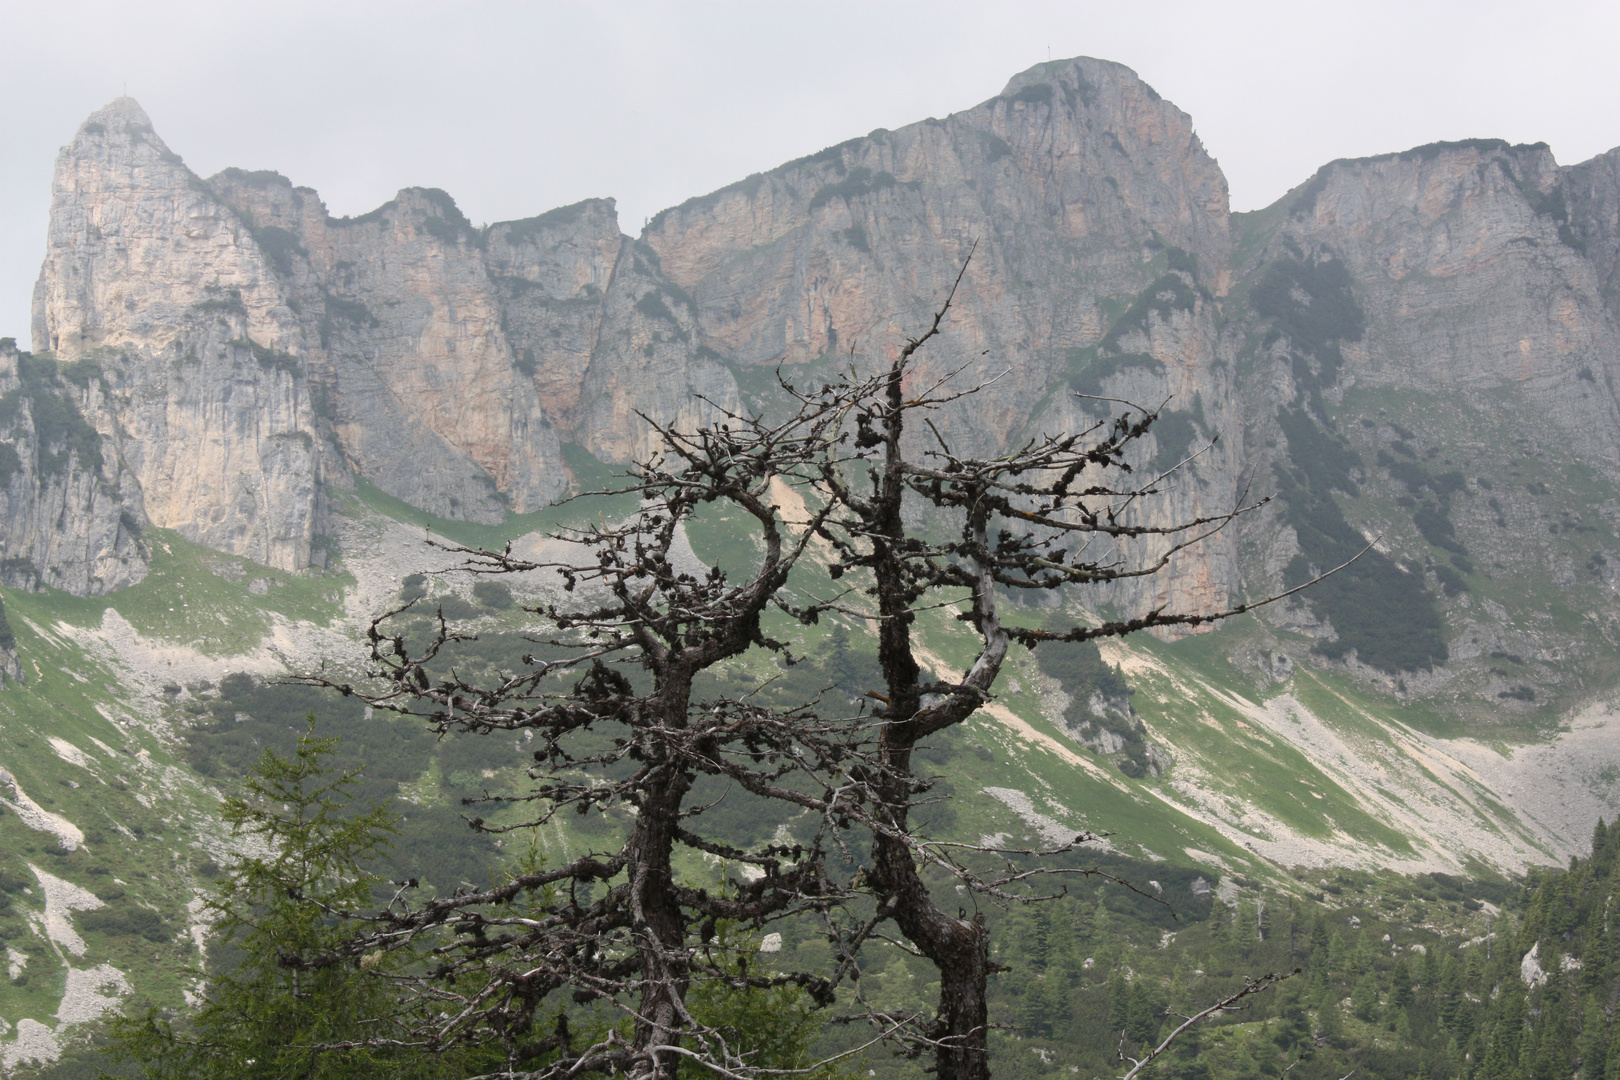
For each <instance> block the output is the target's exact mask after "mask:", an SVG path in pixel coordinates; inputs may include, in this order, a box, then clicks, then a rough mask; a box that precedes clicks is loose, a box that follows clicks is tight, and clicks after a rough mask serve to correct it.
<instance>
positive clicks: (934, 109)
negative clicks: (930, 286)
mask: <svg viewBox="0 0 1620 1080" xmlns="http://www.w3.org/2000/svg"><path fill="white" fill-rule="evenodd" d="M0 49H3V52H0V336H5V335H15V336H16V337H17V338H18V339H19V343H23V344H25V343H26V341H27V328H28V304H29V294H30V291H31V289H32V287H33V281H34V278H35V276H36V274H37V273H38V268H39V263H40V259H41V257H42V256H43V253H44V234H45V223H46V213H47V210H48V206H49V195H50V178H51V168H52V164H53V162H54V160H55V156H56V151H57V148H58V147H59V146H61V145H62V144H63V143H65V142H67V141H68V140H69V138H71V137H72V134H73V132H74V130H75V128H76V127H77V126H78V124H79V123H80V122H81V121H82V120H83V118H84V116H85V115H86V114H87V113H89V112H90V111H91V110H93V109H96V108H98V107H100V106H101V105H103V104H105V103H106V102H107V101H109V100H111V99H112V98H114V97H116V96H118V95H119V94H120V93H123V92H124V91H125V90H126V88H127V90H128V92H129V93H130V94H131V95H133V96H134V97H136V98H137V99H139V101H140V102H141V104H142V105H144V106H145V107H146V110H147V112H148V113H150V114H151V117H152V120H153V123H154V124H155V126H156V128H157V130H158V133H159V134H160V135H162V136H163V138H164V140H165V141H167V142H168V144H169V145H170V147H171V148H173V149H174V150H175V151H176V152H177V153H179V154H180V155H181V156H183V157H184V158H185V159H186V161H187V163H188V164H189V165H190V166H191V167H192V168H193V169H194V170H196V171H197V172H198V173H201V174H202V175H204V176H207V175H209V174H211V173H213V172H216V171H218V170H219V169H222V168H224V167H226V166H228V165H237V166H241V167H244V168H249V169H275V170H277V171H279V172H281V173H284V174H285V175H287V176H289V177H291V178H292V180H293V182H294V183H298V184H307V185H309V186H311V187H314V188H316V189H318V190H319V191H320V193H321V195H322V196H323V197H324V198H325V199H326V203H327V206H328V207H329V208H330V210H331V212H332V213H334V214H352V213H360V212H364V211H365V210H368V209H370V208H372V207H374V206H376V205H377V204H379V203H382V202H384V201H386V200H387V199H388V198H390V197H391V196H392V195H393V193H394V192H395V191H396V190H397V189H399V188H401V187H406V186H410V185H423V186H431V187H442V188H444V189H445V190H447V191H449V192H450V193H451V194H452V195H454V196H455V198H456V200H457V201H458V202H459V203H460V205H461V207H462V209H463V210H464V211H466V213H467V216H468V217H470V218H471V219H472V220H473V221H474V222H475V223H480V222H485V221H498V220H502V219H507V218H515V217H526V216H529V215H532V214H536V213H540V212H542V211H544V210H548V209H550V208H552V207H555V206H561V205H564V204H566V203H570V202H574V201H576V200H579V199H582V198H586V197H589V196H607V195H611V196H615V197H617V198H618V200H619V211H620V222H621V225H622V226H623V227H624V229H625V231H626V232H630V233H635V232H637V231H639V229H640V227H641V224H642V221H643V219H645V218H646V217H648V216H650V215H652V214H654V213H656V212H657V211H658V210H660V209H662V208H663V207H665V206H667V205H670V204H672V203H676V202H679V201H681V200H682V199H685V198H687V197H688V196H691V195H697V194H702V193H703V192H706V191H710V190H713V189H714V188H716V187H720V186H722V185H724V184H727V183H730V182H731V181H733V180H736V179H739V178H741V177H743V176H745V175H747V174H748V173H751V172H757V171H759V170H761V169H768V168H770V167H772V166H774V165H776V164H779V163H780V162H782V161H785V160H787V159H790V158H794V157H798V156H801V155H803V154H806V153H811V152H813V151H816V150H819V149H821V148H822V147H824V146H828V145H830V144H832V143H835V142H840V141H842V140H844V139H846V138H850V137H852V136H855V135H860V134H864V133H865V132H867V131H870V130H872V129H873V128H878V127H888V128H893V127H899V126H900V125H902V124H907V123H910V122H912V121H915V120H920V119H922V118H924V117H927V116H943V115H945V114H947V113H950V112H954V111H956V110H959V109H963V108H966V107H968V106H971V105H973V104H975V103H977V102H979V101H982V100H984V99H985V98H988V97H991V96H993V95H995V94H996V93H998V92H999V91H1000V89H1001V87H1002V85H1003V84H1004V83H1005V82H1006V81H1007V79H1008V77H1009V76H1011V75H1012V74H1014V73H1015V72H1017V71H1020V70H1022V69H1024V68H1026V67H1029V66H1030V65H1032V64H1035V63H1038V62H1040V61H1043V60H1046V59H1047V58H1048V56H1050V57H1052V58H1060V57H1068V56H1078V55H1089V56H1098V57H1104V58H1106V59H1110V60H1117V61H1119V62H1121V63H1124V64H1128V65H1129V66H1131V67H1133V68H1135V69H1136V71H1137V72H1138V73H1140V74H1141V76H1142V77H1143V78H1144V79H1146V80H1147V81H1148V82H1149V83H1151V84H1152V85H1153V86H1154V87H1155V88H1157V89H1158V90H1159V92H1160V93H1162V94H1163V95H1164V96H1165V97H1167V98H1169V99H1170V100H1171V101H1173V102H1175V103H1176V104H1177V105H1179V106H1180V107H1181V108H1183V109H1184V110H1186V111H1187V112H1188V113H1190V114H1191V115H1192V117H1193V119H1194V121H1195V123H1196V124H1197V127H1198V130H1199V133H1200V134H1201V135H1202V137H1203V140H1204V144H1205V145H1206V146H1207V147H1208V148H1209V150H1210V152H1211V153H1212V154H1214V155H1215V156H1216V157H1217V158H1218V159H1219V160H1220V163H1221V166H1222V168H1223V169H1224V170H1225V171H1226V175H1227V178H1228V180H1229V181H1230V183H1231V188H1232V205H1233V208H1234V209H1238V210H1247V209H1254V208H1256V207H1259V206H1264V205H1266V204H1267V203H1269V202H1271V201H1272V200H1274V199H1275V198H1277V197H1278V196H1279V195H1281V194H1283V193H1284V192H1285V191H1287V190H1288V189H1289V188H1290V187H1292V186H1294V185H1295V184H1297V183H1299V182H1301V181H1302V180H1304V179H1305V178H1306V177H1308V176H1309V175H1310V174H1311V173H1312V172H1313V171H1314V170H1315V169H1316V167H1317V166H1318V165H1320V164H1322V163H1323V162H1326V161H1329V160H1331V159H1333V158H1337V157H1349V156H1359V155H1364V154H1373V153H1380V152H1384V151H1389V150H1399V149H1403V148H1405V147H1408V146H1413V145H1416V144H1419V143H1425V142H1432V141H1434V140H1437V139H1459V138H1470V137H1476V136H1493V137H1500V138H1505V139H1510V140H1513V141H1515V142H1535V141H1546V142H1548V143H1550V144H1552V148H1553V151H1554V153H1555V154H1556V155H1557V157H1558V160H1559V161H1560V162H1564V163H1572V162H1575V161H1580V160H1583V159H1585V158H1588V157H1591V156H1592V155H1594V154H1597V153H1601V152H1602V151H1604V150H1606V149H1608V148H1610V147H1612V146H1614V145H1617V144H1620V64H1617V63H1616V62H1615V54H1616V52H1617V50H1620V4H1615V3H1613V2H1609V3H1579V2H1555V0H1541V2H1538V3H1534V4H1532V3H1529V2H1525V0H1521V2H1516V3H1497V2H1486V0H1474V2H1471V3H1439V2H1434V3H1423V2H1422V0H1406V2H1404V3H1380V2H1369V0H1357V2H1352V3H1309V2H1307V0H1292V2H1289V3H1221V2H1218V0H1202V2H1197V3H1182V2H1176V0H1152V2H1151V3H1140V4H1138V3H1131V2H1128V0H1112V2H1103V3H1098V2H1092V0H1069V2H1067V3H1040V2H1024V3H1019V2H1014V0H997V2H995V3H971V4H968V3H944V2H931V3H921V4H907V3H883V2H878V0H866V2H864V3H831V2H827V3H790V2H785V0H784V2H752V3H695V2H689V3H621V4H612V3H592V4H562V3H556V4H539V3H528V4H519V3H472V2H464V3H407V2H396V3H361V2H344V0H324V2H321V3H306V2H301V0H273V2H271V0H265V2H260V3H248V2H240V0H237V2H225V0H219V2H215V3H206V4H205V3H152V2H148V3H140V2H135V0H123V2H120V3H105V4H93V3H75V2H64V0H51V2H49V3H42V2H40V0H0Z"/></svg>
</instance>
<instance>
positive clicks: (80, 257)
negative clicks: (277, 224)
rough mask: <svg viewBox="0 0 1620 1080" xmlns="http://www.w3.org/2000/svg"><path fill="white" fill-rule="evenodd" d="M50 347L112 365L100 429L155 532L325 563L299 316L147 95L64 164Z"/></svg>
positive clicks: (97, 406) (96, 409) (76, 146)
mask: <svg viewBox="0 0 1620 1080" xmlns="http://www.w3.org/2000/svg"><path fill="white" fill-rule="evenodd" d="M34 338H35V345H36V348H39V349H42V350H50V351H52V352H54V354H55V356H56V358H57V359H58V360H59V361H61V362H64V363H70V364H71V363H76V362H88V363H92V364H94V365H95V367H96V369H97V375H98V377H97V378H96V379H94V380H91V383H92V384H93V388H92V389H89V390H87V393H88V394H89V395H90V398H91V400H90V401H89V402H88V403H87V407H86V410H85V411H86V414H87V415H89V416H91V417H93V422H94V423H95V424H96V426H97V428H98V429H99V430H100V431H101V433H102V435H103V438H104V443H105V444H107V445H106V453H105V456H106V457H108V458H110V459H114V460H118V461H121V462H122V463H123V464H124V465H125V467H127V468H128V470H129V472H130V474H131V475H132V476H133V478H134V481H135V484H136V485H137V486H138V489H139V493H140V497H139V501H138V502H137V503H136V505H140V506H143V507H144V511H145V516H146V518H147V519H148V520H150V521H151V522H152V523H153V524H155V525H159V526H163V527H166V528H171V529H175V530H176V531H178V532H179V533H180V534H181V535H182V536H185V537H186V538H187V539H190V540H194V541H196V542H198V543H201V544H205V545H207V546H209V547H213V548H216V549H218V550H221V551H227V552H230V553H232V554H235V555H240V556H244V557H246V558H250V559H255V560H257V561H259V562H263V563H266V564H268V565H271V566H275V567H278V568H281V569H285V570H297V569H301V568H302V567H304V566H306V565H308V563H309V556H310V542H311V539H312V537H313V534H314V527H315V518H316V499H317V489H318V475H319V463H318V460H317V457H316V454H315V452H314V440H313V436H312V426H313V417H312V415H311V410H310V405H309V400H308V395H307V392H306V388H305V385H304V381H303V379H302V373H301V369H302V359H301V356H300V353H301V352H302V351H303V341H302V338H303V335H302V330H301V328H300V327H299V325H298V323H297V319H296V314H295V312H293V310H292V309H291V308H290V307H289V306H288V305H287V304H286V302H285V299H284V297H283V296H282V295H281V292H280V290H279V288H278V286H277V283H276V281H275V277H274V273H273V271H272V269H271V267H270V265H269V261H268V259H267V258H266V257H265V256H264V254H263V253H262V252H261V251H260V250H259V248H258V246H257V245H256V244H254V243H253V241H252V237H251V235H250V233H249V230H248V229H247V226H246V225H245V224H244V223H243V222H242V221H241V219H240V218H239V217H237V215H236V214H234V213H232V212H231V211H230V210H229V208H227V207H225V206H223V205H222V204H221V203H220V202H219V201H218V200H217V199H215V198H214V197H213V196H212V193H211V192H210V191H209V189H208V187H207V185H206V184H204V183H203V182H202V181H200V180H198V179H197V178H196V177H195V176H194V175H193V174H192V173H191V171H190V170H188V169H187V168H186V167H185V165H184V164H183V163H182V162H181V161H180V159H179V157H177V156H176V155H175V154H174V153H172V152H171V151H170V150H169V149H168V147H166V146H165V145H164V144H163V142H162V140H160V139H159V138H158V137H157V135H156V134H155V133H154V132H153V130H152V126H151V123H150V122H149V121H148V120H147V117H146V114H145V113H144V112H142V111H141V109H140V106H138V105H137V104H135V102H134V101H133V100H131V99H129V98H120V99H119V100H117V101H115V102H114V103H113V104H111V105H109V106H107V107H106V108H105V109H102V110H100V111H99V112H96V113H94V114H92V116H91V117H90V119H89V120H87V121H86V122H85V124H84V125H83V126H82V127H81V128H80V129H79V132H78V134H77V136H76V137H75V138H74V141H73V143H72V144H71V145H69V146H67V147H65V148H63V150H62V153H61V155H60V156H59V157H58V159H57V166H56V174H55V177H54V180H53V183H52V197H51V225H50V232H49V236H48V239H47V248H46V257H45V265H44V268H43V269H42V271H41V274H40V281H39V285H38V287H37V288H36V289H35V296H34ZM131 501H134V500H131ZM121 583H124V582H120V584H121ZM73 591H82V588H75V589H74V590H73Z"/></svg>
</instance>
